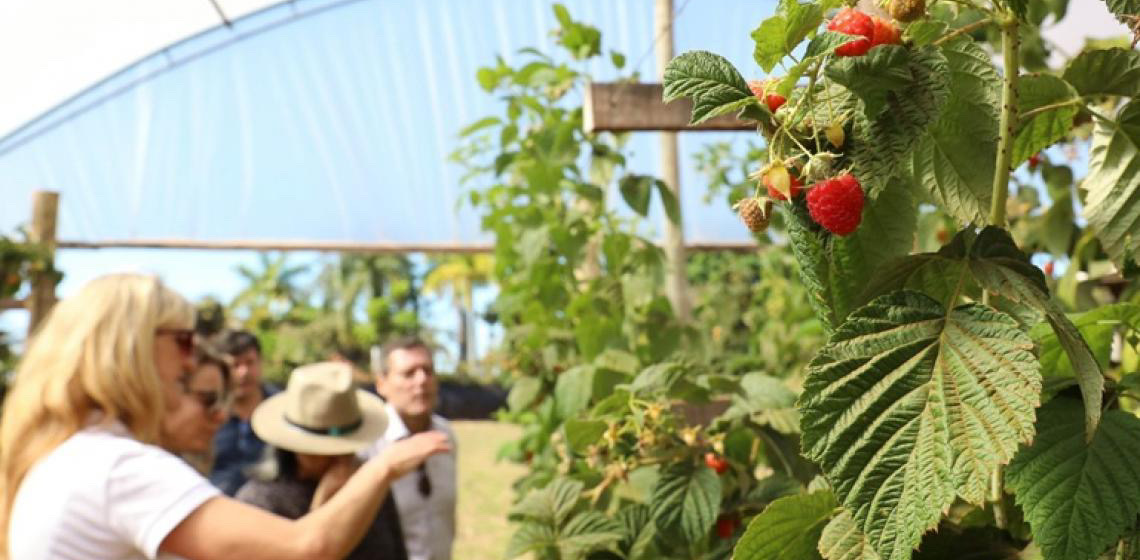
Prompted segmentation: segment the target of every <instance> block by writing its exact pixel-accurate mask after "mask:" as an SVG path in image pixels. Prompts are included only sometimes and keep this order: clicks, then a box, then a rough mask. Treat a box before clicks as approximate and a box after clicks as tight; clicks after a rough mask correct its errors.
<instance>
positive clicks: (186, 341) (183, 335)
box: [155, 329, 194, 356]
mask: <svg viewBox="0 0 1140 560" xmlns="http://www.w3.org/2000/svg"><path fill="white" fill-rule="evenodd" d="M155 334H159V335H164V334H168V335H170V336H171V338H173V339H174V343H175V344H177V345H178V350H180V351H181V352H182V353H183V354H186V355H188V356H189V355H190V354H193V353H194V330H193V329H158V330H156V331H155Z"/></svg>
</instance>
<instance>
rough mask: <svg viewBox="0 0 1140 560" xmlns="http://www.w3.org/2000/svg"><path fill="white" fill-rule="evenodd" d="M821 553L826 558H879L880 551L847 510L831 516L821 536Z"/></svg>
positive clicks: (854, 559)
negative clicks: (877, 550)
mask: <svg viewBox="0 0 1140 560" xmlns="http://www.w3.org/2000/svg"><path fill="white" fill-rule="evenodd" d="M819 554H820V555H821V556H823V558H824V560H879V558H880V557H879V553H878V552H875V549H874V547H872V546H871V545H870V544H868V543H867V537H866V535H864V534H863V531H860V530H859V526H858V525H856V524H855V520H854V519H852V518H851V514H850V513H847V511H846V510H844V511H843V512H840V514H839V515H836V516H835V517H832V518H831V521H830V522H828V524H827V526H826V527H824V528H823V533H822V534H821V535H820V537H819Z"/></svg>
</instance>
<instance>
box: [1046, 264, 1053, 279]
mask: <svg viewBox="0 0 1140 560" xmlns="http://www.w3.org/2000/svg"><path fill="white" fill-rule="evenodd" d="M1045 276H1048V277H1049V278H1052V277H1053V261H1049V262H1047V263H1045Z"/></svg>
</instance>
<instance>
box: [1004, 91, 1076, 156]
mask: <svg viewBox="0 0 1140 560" xmlns="http://www.w3.org/2000/svg"><path fill="white" fill-rule="evenodd" d="M1066 101H1079V98H1078V96H1077V92H1076V91H1075V90H1073V88H1072V86H1070V85H1069V84H1068V83H1066V82H1065V81H1064V80H1062V79H1060V78H1058V77H1056V76H1050V75H1049V74H1034V75H1030V76H1022V77H1021V78H1019V79H1018V81H1017V102H1018V111H1019V112H1021V113H1022V114H1025V113H1027V112H1029V111H1032V110H1034V109H1037V108H1040V107H1045V106H1047V105H1055V104H1060V103H1063V102H1066ZM1076 115H1077V106H1076V105H1064V106H1060V107H1057V108H1054V109H1050V110H1048V111H1045V112H1042V113H1038V114H1036V115H1034V116H1033V117H1030V119H1029V120H1028V121H1024V122H1022V123H1021V126H1020V127H1019V128H1018V129H1017V135H1016V136H1014V139H1013V159H1012V161H1011V162H1010V168H1011V169H1016V168H1017V167H1018V166H1019V165H1021V164H1022V163H1023V162H1025V161H1028V160H1029V157H1030V156H1032V155H1033V154H1036V153H1037V152H1040V151H1041V150H1044V149H1045V148H1048V147H1049V146H1052V145H1053V144H1054V143H1055V142H1057V141H1058V140H1060V139H1062V138H1064V137H1065V135H1066V134H1068V133H1069V131H1070V130H1072V128H1073V117H1075V116H1076Z"/></svg>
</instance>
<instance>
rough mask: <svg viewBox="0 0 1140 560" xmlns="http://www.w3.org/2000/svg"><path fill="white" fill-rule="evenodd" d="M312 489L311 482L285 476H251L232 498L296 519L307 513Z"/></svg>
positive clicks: (311, 497) (311, 498)
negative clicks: (265, 478) (264, 478)
mask: <svg viewBox="0 0 1140 560" xmlns="http://www.w3.org/2000/svg"><path fill="white" fill-rule="evenodd" d="M314 489H315V488H314V485H312V484H308V483H305V482H302V481H299V480H295V479H292V478H287V477H283V478H277V479H273V480H263V479H258V478H251V479H249V480H248V481H247V482H246V483H245V484H244V485H242V487H241V488H240V489H239V490H238V491H237V494H235V495H234V499H236V500H239V501H242V502H245V503H247V504H249V505H252V506H257V507H259V508H261V509H264V510H266V511H270V512H273V513H276V514H277V515H281V516H284V517H288V518H290V519H297V518H299V517H301V516H303V515H305V514H306V513H308V511H309V504H310V503H311V502H312V500H313V491H314Z"/></svg>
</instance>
